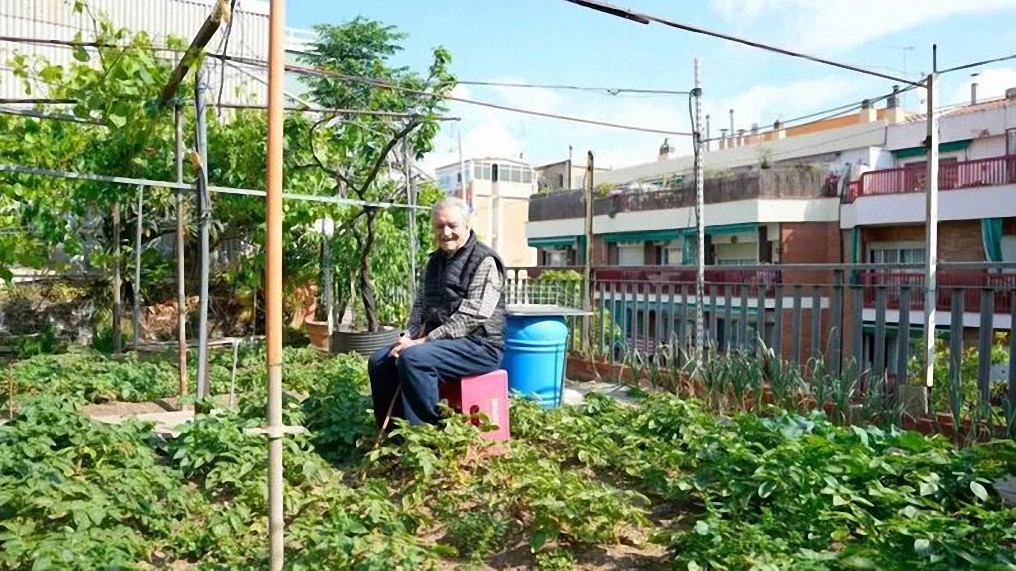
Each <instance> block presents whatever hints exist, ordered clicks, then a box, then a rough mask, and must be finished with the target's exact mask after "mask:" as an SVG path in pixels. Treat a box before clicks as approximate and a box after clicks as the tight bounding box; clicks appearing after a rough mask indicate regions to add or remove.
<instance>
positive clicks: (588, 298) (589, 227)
mask: <svg viewBox="0 0 1016 571" xmlns="http://www.w3.org/2000/svg"><path fill="white" fill-rule="evenodd" d="M568 173H569V175H568V176H569V177H571V174H570V173H571V159H570V158H569V159H568ZM585 207H586V216H585V218H586V227H585V238H586V240H585V242H586V243H585V248H583V250H584V251H583V255H584V259H583V280H582V309H583V310H584V311H586V312H587V313H586V315H585V316H584V317H583V318H582V324H583V332H584V333H585V334H584V335H583V349H585V350H588V349H589V348H590V347H591V346H592V344H591V343H590V337H591V336H592V330H591V328H590V325H591V323H592V322H591V320H590V319H589V313H588V312H589V311H592V308H593V297H592V296H593V152H592V151H589V152H588V153H586V184H585ZM601 319H602V317H601Z"/></svg>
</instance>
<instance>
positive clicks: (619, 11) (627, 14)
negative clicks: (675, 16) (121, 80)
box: [565, 0, 920, 85]
mask: <svg viewBox="0 0 1016 571" xmlns="http://www.w3.org/2000/svg"><path fill="white" fill-rule="evenodd" d="M565 2H570V3H572V4H577V5H579V6H582V7H584V8H591V9H593V10H597V11H599V12H605V13H608V14H611V15H613V16H619V17H622V18H626V19H628V20H633V21H635V22H638V23H640V24H648V23H649V22H656V23H658V24H663V25H664V26H668V27H671V28H677V29H679V30H684V31H686V32H692V33H695V34H703V35H706V36H712V37H714V38H719V39H721V40H727V41H730V42H735V43H739V44H744V45H746V46H750V47H753V48H758V49H761V50H766V51H770V52H775V53H778V54H782V55H786V56H791V57H796V58H801V59H805V60H808V61H813V62H816V63H821V64H825V65H830V66H833V67H838V68H841V69H846V70H850V71H854V72H857V73H862V74H865V75H871V76H875V77H880V78H882V79H890V80H892V81H897V82H900V83H906V84H907V85H920V83H916V84H915V83H914V82H913V81H911V80H909V79H903V78H899V77H895V76H892V75H888V74H884V73H880V72H877V71H872V70H870V69H864V68H861V67H857V66H855V65H850V64H845V63H840V62H837V61H833V60H829V59H825V58H820V57H816V56H813V55H808V54H805V53H802V52H797V51H793V50H789V49H786V48H781V47H779V46H774V45H771V44H766V43H762V42H758V41H754V40H748V39H745V38H740V37H737V36H733V35H730V34H725V33H722V32H715V31H713V30H707V29H705V28H700V27H698V26H692V25H689V24H683V23H681V22H677V21H675V20H670V19H667V18H663V17H660V16H654V15H652V14H647V13H645V12H635V11H632V10H628V9H625V8H619V7H617V6H613V5H611V4H608V3H606V2H600V1H599V0H565Z"/></svg>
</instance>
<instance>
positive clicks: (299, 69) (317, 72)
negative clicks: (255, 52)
mask: <svg viewBox="0 0 1016 571" xmlns="http://www.w3.org/2000/svg"><path fill="white" fill-rule="evenodd" d="M216 57H223V58H226V59H229V60H232V61H236V62H238V63H246V64H248V65H251V63H250V60H249V58H236V57H234V56H216ZM254 61H255V62H256V61H257V60H254ZM253 65H258V64H257V63H254V64H253ZM286 70H287V71H291V72H293V73H297V74H303V75H309V76H324V77H332V78H335V79H342V80H345V81H352V82H356V83H363V84H365V85H371V86H373V87H378V88H381V89H390V90H392V91H399V92H402V93H409V94H413V95H423V96H426V97H437V98H439V99H444V100H446V101H456V102H459V103H465V104H467V105H476V106H478V107H486V108H488V109H498V110H501V111H508V112H511V113H520V114H523V115H533V116H536V117H544V118H547V119H558V120H561V121H569V122H572V123H583V124H586V125H596V126H599V127H610V128H613V129H624V130H628V131H639V132H642V133H658V134H662V135H676V136H686V137H689V136H691V133H686V132H681V131H668V130H665V129H653V128H649V127H638V126H634V125H623V124H620V123H611V122H609V121H599V120H596V119H586V118H583V117H575V116H572V115H562V114H559V113H549V112H545V111H536V110H532V109H523V108H519V107H511V106H508V105H499V104H497V103H488V102H485V101H477V100H475V99H466V98H465V97H456V96H454V95H450V94H445V95H439V94H434V93H428V92H426V91H421V90H419V89H412V88H408V87H402V86H399V85H394V84H392V83H389V82H387V81H382V80H378V79H373V78H366V77H360V76H355V75H346V74H343V73H338V72H334V71H330V70H325V69H320V68H315V67H306V66H301V65H294V64H286Z"/></svg>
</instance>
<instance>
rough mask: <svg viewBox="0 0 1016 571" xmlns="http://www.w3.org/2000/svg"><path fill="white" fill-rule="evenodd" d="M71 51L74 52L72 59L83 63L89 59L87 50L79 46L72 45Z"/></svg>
mask: <svg viewBox="0 0 1016 571" xmlns="http://www.w3.org/2000/svg"><path fill="white" fill-rule="evenodd" d="M72 52H73V53H74V59H76V60H78V61H80V62H82V63H85V62H87V61H88V60H89V55H88V50H86V49H85V48H83V47H81V46H74V49H73V50H72Z"/></svg>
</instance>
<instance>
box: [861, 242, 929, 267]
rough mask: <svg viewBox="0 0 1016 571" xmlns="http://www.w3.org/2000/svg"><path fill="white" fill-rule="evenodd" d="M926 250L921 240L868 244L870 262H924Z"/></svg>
mask: <svg viewBox="0 0 1016 571" xmlns="http://www.w3.org/2000/svg"><path fill="white" fill-rule="evenodd" d="M924 252H925V250H924V245H923V244H921V243H919V242H895V243H893V242H873V243H872V244H870V245H869V246H868V263H871V264H922V263H924ZM915 271H918V270H916V269H915Z"/></svg>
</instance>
